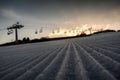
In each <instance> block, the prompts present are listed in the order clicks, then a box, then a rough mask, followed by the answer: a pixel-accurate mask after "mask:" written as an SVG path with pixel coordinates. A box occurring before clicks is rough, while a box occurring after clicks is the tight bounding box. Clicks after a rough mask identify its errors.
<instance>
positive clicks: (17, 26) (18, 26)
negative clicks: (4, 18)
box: [7, 22, 24, 42]
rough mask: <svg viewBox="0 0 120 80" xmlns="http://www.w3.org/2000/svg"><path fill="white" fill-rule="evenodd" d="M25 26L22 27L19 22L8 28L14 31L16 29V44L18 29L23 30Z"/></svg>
mask: <svg viewBox="0 0 120 80" xmlns="http://www.w3.org/2000/svg"><path fill="white" fill-rule="evenodd" d="M23 27H24V26H23V25H20V24H19V22H17V23H16V24H13V25H12V26H11V27H8V28H7V30H8V31H9V30H13V29H15V40H16V42H18V29H21V28H23Z"/></svg>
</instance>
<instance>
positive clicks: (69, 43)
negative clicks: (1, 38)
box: [0, 32, 120, 80]
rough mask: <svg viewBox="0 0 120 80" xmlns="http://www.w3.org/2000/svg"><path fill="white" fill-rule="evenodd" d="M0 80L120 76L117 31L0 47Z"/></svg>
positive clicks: (112, 78)
mask: <svg viewBox="0 0 120 80" xmlns="http://www.w3.org/2000/svg"><path fill="white" fill-rule="evenodd" d="M0 80H120V32H114V33H113V32H111V33H101V34H96V35H92V36H88V37H80V38H72V39H64V40H56V41H48V42H40V43H31V44H22V45H14V46H6V47H0Z"/></svg>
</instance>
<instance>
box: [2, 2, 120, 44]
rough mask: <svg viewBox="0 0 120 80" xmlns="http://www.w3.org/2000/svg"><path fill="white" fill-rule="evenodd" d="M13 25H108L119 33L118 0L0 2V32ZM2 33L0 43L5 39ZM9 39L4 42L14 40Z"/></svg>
mask: <svg viewBox="0 0 120 80" xmlns="http://www.w3.org/2000/svg"><path fill="white" fill-rule="evenodd" d="M17 21H19V22H20V23H21V24H23V25H24V26H25V27H28V28H33V29H36V28H39V27H41V26H43V27H49V28H50V29H52V28H55V27H59V26H63V27H66V26H73V25H80V24H89V25H95V24H96V25H107V24H110V28H112V29H120V0H0V29H1V28H6V27H8V26H10V25H12V24H14V23H16V22H17ZM22 31H23V30H22ZM22 31H20V34H21V35H23V36H25V35H24V34H26V31H24V32H22ZM29 31H30V30H29ZM3 33H5V31H4V32H3V31H1V32H0V38H1V42H2V41H3V40H4V39H6V38H4V36H5V35H6V34H3ZM23 33H24V34H23ZM27 33H28V32H27ZM29 34H32V33H29ZM13 36H14V35H12V37H11V38H10V36H9V37H8V36H6V37H8V39H6V40H7V41H10V40H11V39H13V40H14V37H13ZM32 36H33V35H31V37H32ZM21 38H22V37H21Z"/></svg>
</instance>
